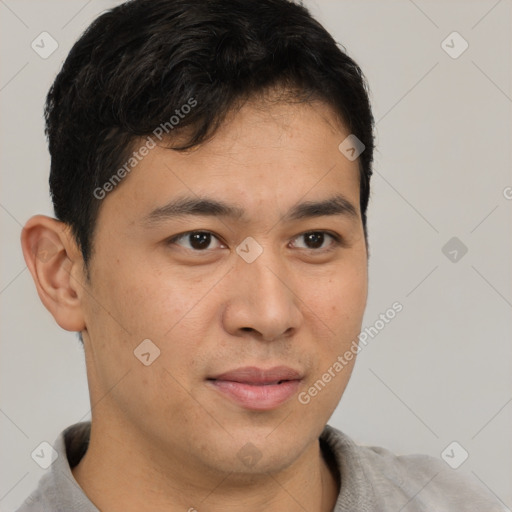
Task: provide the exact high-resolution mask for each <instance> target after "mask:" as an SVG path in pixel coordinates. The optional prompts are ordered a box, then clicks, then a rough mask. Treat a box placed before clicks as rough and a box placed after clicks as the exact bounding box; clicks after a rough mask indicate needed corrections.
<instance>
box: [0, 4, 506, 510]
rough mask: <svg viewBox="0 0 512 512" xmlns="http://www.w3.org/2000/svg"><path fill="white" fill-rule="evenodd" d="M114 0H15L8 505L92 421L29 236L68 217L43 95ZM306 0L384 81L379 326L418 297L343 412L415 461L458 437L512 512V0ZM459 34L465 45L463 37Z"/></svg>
mask: <svg viewBox="0 0 512 512" xmlns="http://www.w3.org/2000/svg"><path fill="white" fill-rule="evenodd" d="M116 3H118V2H113V1H110V2H109V1H106V0H92V1H91V0H89V1H68V2H62V1H60V2H56V1H45V2H37V1H35V0H32V1H15V0H0V23H1V29H0V34H1V36H0V37H1V42H2V50H1V52H2V55H1V57H2V58H1V61H0V62H1V76H0V101H1V108H2V116H1V125H0V129H1V137H0V141H1V145H2V147H1V151H0V158H1V180H2V186H1V197H0V223H1V233H2V244H1V251H2V254H1V260H0V261H1V274H0V301H1V322H0V329H1V363H0V364H1V368H0V370H1V371H0V375H1V388H0V389H1V396H0V428H1V432H2V436H1V444H0V459H1V460H2V461H3V464H2V465H1V468H0V509H1V510H2V511H12V510H14V509H15V508H16V506H17V505H18V504H19V503H20V502H21V501H22V500H23V498H24V497H25V496H26V495H27V494H28V493H29V492H30V491H31V490H32V489H33V488H34V487H35V485H36V484H37V481H38V480H39V478H40V477H41V476H42V474H43V473H44V471H45V470H43V469H41V468H39V466H37V465H36V463H35V462H34V461H33V460H32V458H31V456H30V454H31V452H32V451H33V450H34V449H35V448H36V446H38V445H39V443H40V442H42V441H43V440H46V441H48V442H50V443H53V441H54V440H55V438H56V437H57V435H58V434H59V432H60V431H61V430H62V429H64V428H65V427H67V426H68V425H70V424H72V423H75V422H77V421H81V420H85V419H89V418H90V406H89V400H88V390H87V383H86V375H85V365H84V358H83V352H82V349H81V346H80V344H79V342H78V340H77V338H76V335H75V334H73V333H68V332H65V331H62V330H61V329H60V328H59V327H58V326H57V325H56V324H55V323H54V321H53V319H52V317H51V316H50V314H49V313H48V312H47V311H46V310H45V309H44V308H43V306H42V305H41V303H40V302H39V299H38V297H37V294H36V292H35V288H34V285H33V282H32V279H31V277H30V275H29V272H28V271H27V269H26V266H25V263H24V261H23V258H22V254H21V250H20V245H19V236H20V231H21V226H22V224H23V223H24V222H25V221H26V220H27V219H28V218H29V217H30V216H31V215H32V214H35V213H45V214H48V215H51V214H52V209H51V204H50V200H49V196H48V187H47V180H48V170H49V156H48V153H47V149H46V141H45V138H44V134H43V118H42V110H43V103H44V97H45V95H46V93H47V90H48V88H49V86H50V84H51V82H52V81H53V78H54V76H55V74H56V72H57V71H58V69H59V68H60V65H61V63H62V61H63V59H64V58H65V56H66V54H67V53H68V51H69V49H70V48H71V45H72V44H73V42H74V41H75V40H76V38H77V37H78V36H79V34H80V33H81V32H82V31H83V30H84V29H85V28H86V26H87V25H88V24H89V23H90V22H91V21H92V20H93V19H94V18H95V17H96V16H97V15H98V14H99V13H100V12H101V11H103V10H105V9H107V8H109V7H111V6H113V5H115V4H116ZM306 5H308V6H310V7H311V9H312V11H313V12H314V13H315V14H316V16H317V17H318V18H319V19H320V21H322V22H323V23H324V24H325V25H326V27H327V28H328V29H329V30H330V31H331V33H333V35H334V36H335V38H336V39H337V40H338V41H339V42H341V43H342V44H343V45H344V46H346V48H347V50H348V51H349V54H350V55H351V56H353V57H354V58H355V60H356V61H357V62H358V63H359V64H360V65H361V67H362V68H363V70H364V72H365V74H366V76H367V78H368V80H369V83H370V87H371V91H372V101H373V107H374V113H375V118H376V120H377V145H378V148H377V153H376V161H375V175H374V178H373V185H372V188H373V190H372V199H371V202H370V210H369V233H370V249H371V259H370V294H369V302H368V308H367V311H366V314H365V318H364V321H363V327H367V326H370V325H373V324H374V323H375V321H376V320H377V319H378V317H379V314H380V313H384V312H385V311H386V309H388V308H389V307H390V306H391V304H393V302H395V301H399V302H401V303H402V304H403V308H404V309H403V311H402V312H401V313H399V314H398V315H397V316H396V317H395V319H394V320H392V321H391V322H390V323H389V324H388V325H386V327H385V328H384V329H382V330H381V331H380V333H379V334H378V336H376V337H375V338H374V339H372V340H371V341H370V342H369V343H368V345H367V346H366V347H365V348H364V349H363V350H362V351H361V353H360V354H359V359H358V363H357V365H356V369H355V372H354V374H353V377H352V380H351V382H350V384H349V386H348V388H347V391H346V393H345V395H344V397H343V399H342V401H341V404H340V407H338V409H337V410H336V412H335V414H334V416H333V417H332V419H331V421H330V423H331V424H332V425H334V426H336V427H338V428H341V429H343V430H344V431H345V432H347V433H348V434H349V435H350V436H352V437H353V438H354V439H355V440H356V441H357V442H359V443H362V444H370V445H380V446H384V447H386V448H389V449H390V450H392V451H394V452H396V453H399V454H401V453H413V452H422V453H428V454H431V455H434V456H436V457H439V456H441V452H442V451H443V450H444V449H445V448H446V447H447V446H448V445H449V444H450V443H451V442H452V441H457V442H458V443H459V444H460V445H461V446H462V447H463V448H464V449H465V450H467V452H468V453H469V458H468V459H467V460H466V461H465V462H464V463H463V464H462V465H461V466H460V468H459V469H457V470H456V471H464V472H468V473H469V475H470V477H471V478H473V479H475V480H477V481H481V482H482V483H483V484H484V485H486V486H487V487H488V488H489V489H490V490H491V491H492V492H493V493H495V494H496V495H497V496H498V497H499V499H501V500H502V501H503V502H504V503H505V504H506V505H507V506H508V507H509V508H511V507H512V488H511V485H510V482H512V460H511V459H512V457H511V454H512V439H511V434H510V433H511V432H512V428H511V427H512V385H511V384H512V344H511V340H512V332H511V331H512V325H511V324H512V322H511V308H512V291H511V286H510V285H511V282H512V280H511V277H512V276H511V264H510V262H511V261H512V258H511V256H512V250H511V249H512V225H511V224H512V222H511V219H512V216H511V209H512V200H510V199H507V197H506V196H508V197H509V198H510V197H511V196H512V189H508V188H507V187H512V176H511V173H510V169H511V163H512V162H511V160H512V159H511V140H512V138H511V136H512V133H511V132H512V130H511V125H512V123H511V110H512V88H511V75H512V74H511V65H512V64H511V63H512V51H511V32H512V31H511V20H512V2H511V1H510V0H509V1H507V0H501V1H496V0H479V1H467V0H466V1H464V2H462V1H458V2H456V1H449V2H440V1H433V0H415V1H414V2H413V1H407V0H397V1H390V0H378V1H369V0H358V1H355V0H352V1H348V0H332V1H328V0H317V1H316V2H312V1H311V2H306ZM43 31H47V32H49V33H50V34H51V35H52V37H53V38H54V39H55V40H56V41H57V42H58V44H59V47H58V49H57V50H56V51H55V52H54V53H53V54H52V55H51V56H50V57H48V58H47V59H42V58H41V57H40V56H39V55H38V54H36V53H35V51H33V50H32V48H31V42H32V41H33V40H34V39H35V38H36V37H37V36H38V35H39V34H40V33H41V32H43ZM453 31H457V32H458V33H460V34H461V36H462V37H463V38H464V39H465V40H466V41H467V42H468V43H469V48H468V49H467V50H466V51H465V52H464V53H462V54H461V55H460V56H459V57H458V58H456V59H454V58H452V57H450V56H449V55H448V54H447V53H446V52H445V51H444V49H443V48H442V46H441V43H442V41H443V40H445V39H446V37H447V36H448V35H449V34H451V33H452V32H453ZM447 44H448V45H450V46H452V47H453V48H452V50H451V51H458V50H459V49H460V48H461V45H460V41H457V40H456V39H453V37H452V38H451V39H450V38H449V39H448V41H447ZM507 191H508V193H507ZM452 237H457V238H458V239H459V241H460V243H462V244H464V246H466V247H467V249H468V252H467V253H466V254H465V255H464V256H461V254H462V253H461V252H460V250H458V253H457V261H455V262H454V261H451V260H450V259H449V257H447V256H446V255H445V254H444V253H443V251H442V248H443V246H444V245H445V244H446V243H447V242H448V240H450V239H451V238H452ZM449 250H452V248H450V249H449ZM445 252H446V253H447V254H448V250H445ZM448 256H450V257H453V256H454V254H453V253H452V255H450V254H448ZM455 456H456V458H457V457H459V456H460V452H456V453H455ZM454 471H455V470H454Z"/></svg>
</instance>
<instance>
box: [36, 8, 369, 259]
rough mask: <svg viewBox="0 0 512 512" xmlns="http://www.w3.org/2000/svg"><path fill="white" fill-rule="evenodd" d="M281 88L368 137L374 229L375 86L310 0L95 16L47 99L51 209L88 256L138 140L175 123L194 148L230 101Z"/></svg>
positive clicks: (364, 183)
mask: <svg viewBox="0 0 512 512" xmlns="http://www.w3.org/2000/svg"><path fill="white" fill-rule="evenodd" d="M276 88H277V89H279V90H282V91H287V96H288V97H289V98H294V99H297V100H299V101H308V102H309V101H314V100H320V101H323V102H325V103H326V104H327V105H329V106H330V107H331V108H332V109H333V111H334V112H335V113H336V114H337V116H338V117H339V118H340V120H342V122H343V125H344V126H345V127H346V128H347V129H348V130H349V131H350V133H351V134H354V135H355V136H356V137H357V138H358V139H359V140H360V141H361V142H362V143H363V144H364V146H365V149H364V151H363V153H362V154H361V155H360V156H359V164H360V165H359V167H360V208H361V214H362V221H363V226H364V232H365V237H366V209H367V205H368V198H369V193H370V176H371V174H372V168H371V166H372V159H373V148H374V142H373V141H374V138H373V125H374V119H373V116H372V112H371V107H370V101H369V97H368V86H367V83H366V80H365V78H364V75H363V73H362V72H361V69H360V68H359V66H358V65H357V64H356V63H355V62H354V60H352V59H351V58H350V57H349V56H348V55H347V54H346V52H345V51H344V49H343V47H341V45H338V44H337V43H336V41H335V40H334V39H333V38H332V36H331V35H330V34H329V33H328V32H327V31H326V30H325V28H324V27H322V25H321V24H320V23H319V22H318V21H316V20H315V19H314V18H313V17H312V16H311V14H310V13H309V11H308V10H307V8H305V7H304V6H303V5H302V4H299V3H296V2H294V1H291V0H131V1H128V2H125V3H123V4H120V5H119V6H117V7H115V8H113V9H111V10H109V11H107V12H105V13H103V14H102V15H101V16H99V17H98V18H97V19H96V20H95V21H94V22H93V23H92V24H91V25H90V26H89V28H88V29H87V30H86V31H85V32H84V34H83V35H82V36H81V37H80V39H79V40H78V41H77V42H76V43H75V45H74V46H73V48H72V49H71V51H70V53H69V55H68V57H67V59H66V60H65V62H64V64H63V66H62V69H61V71H60V72H59V74H58V75H57V77H56V79H55V81H54V83H53V85H52V87H51V88H50V91H49V93H48V97H47V100H46V107H45V119H46V134H47V137H48V144H49V150H50V155H51V172H50V191H51V195H52V200H53V205H54V209H55V215H56V217H57V218H58V219H59V220H61V221H62V222H65V223H66V224H68V225H69V226H70V227H71V230H72V233H73V235H74V237H75V239H76V241H77V243H78V245H79V247H80V250H81V252H82V255H83V258H84V262H85V264H86V267H87V262H88V260H89V258H90V256H91V252H92V248H93V244H92V239H93V234H94V227H95V223H96V219H97V215H98V211H99V207H100V204H101V199H102V197H104V194H105V192H106V191H109V190H111V189H112V188H113V186H115V185H116V184H117V182H118V181H119V180H121V178H122V177H124V176H125V175H126V173H127V172H130V169H131V167H133V166H134V165H136V158H135V157H137V158H138V155H137V154H135V153H132V151H133V148H134V144H135V142H137V141H139V142H140V138H141V137H147V142H148V143H149V140H150V139H151V140H153V137H155V136H156V134H158V135H166V136H167V139H169V136H170V135H174V134H178V133H179V134H180V140H181V139H182V138H183V137H181V135H182V134H185V135H186V138H185V142H184V143H181V145H174V146H170V145H169V146H168V147H172V149H175V150H186V149H190V148H192V147H194V146H196V145H197V144H199V143H202V142H205V141H207V140H208V139H209V138H210V137H211V136H212V135H213V134H214V133H215V131H216V129H217V128H218V127H219V126H220V125H221V124H222V122H223V120H224V119H225V117H226V115H227V114H228V113H229V112H230V111H232V110H235V109H236V108H239V107H240V106H241V105H242V104H243V103H244V102H245V101H247V100H250V99H251V98H253V97H256V96H258V95H260V96H262V95H264V93H265V92H267V91H269V90H272V89H276ZM185 106H186V108H185ZM157 130H160V131H158V132H157ZM164 131H165V134H164ZM158 138H159V139H160V140H161V137H158ZM153 142H154V140H153ZM340 142H341V141H340ZM127 162H129V165H127ZM123 169H124V170H123ZM116 176H117V178H116ZM113 179H116V180H117V181H113ZM95 191H96V192H95ZM98 191H100V192H98Z"/></svg>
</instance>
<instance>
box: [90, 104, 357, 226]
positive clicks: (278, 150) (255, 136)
mask: <svg viewBox="0 0 512 512" xmlns="http://www.w3.org/2000/svg"><path fill="white" fill-rule="evenodd" d="M348 135H349V133H348V132H347V131H346V130H345V128H344V127H343V125H341V123H340V122H339V121H338V120H337V118H336V116H335V115H334V113H333V111H332V110H331V109H330V108H329V107H328V106H326V105H325V104H323V103H319V102H315V103H312V104H308V103H277V104H276V103H274V104H271V103H268V102H261V101H252V102H248V103H246V104H245V105H244V106H243V107H242V108H241V109H240V110H238V111H236V112H233V113H231V114H230V115H229V116H228V118H227V119H226V120H225V122H224V123H223V124H222V125H221V126H220V128H219V129H218V130H217V132H216V133H215V135H214V136H213V138H211V139H210V140H208V141H207V142H205V143H202V144H200V145H199V146H197V147H195V148H193V149H192V150H187V151H185V152H181V151H175V150H172V149H168V148H167V147H165V146H164V145H163V144H161V143H160V145H157V146H156V147H154V148H153V149H151V150H150V151H149V152H148V153H147V155H146V156H145V157H144V158H143V159H142V160H141V161H140V162H139V163H138V164H137V165H136V166H135V168H134V169H133V170H132V171H131V172H130V173H129V175H127V176H126V177H125V178H124V180H123V182H122V183H120V185H119V186H118V187H116V189H114V190H113V191H112V192H111V193H110V194H109V195H108V196H107V198H106V200H105V201H104V204H103V205H102V207H101V210H102V211H100V216H103V215H104V214H109V215H110V214H112V215H120V214H122V215H123V216H124V217H125V218H127V219H128V218H130V219H135V218H140V217H141V216H147V215H148V213H149V212H150V211H153V210H154V209H155V207H158V206H163V205H165V204H167V203H168V202H169V201H170V200H171V199H172V198H174V197H178V196H179V197H184V196H185V195H186V196H187V197H193V196H196V197H204V196H208V197H216V198H218V199H222V200H223V201H224V202H226V200H228V201H229V202H230V203H236V204H237V205H243V209H244V211H245V210H246V211H248V212H251V211H252V213H255V212H258V211H259V212H260V214H261V213H263V210H265V209H266V208H267V207H268V205H269V204H272V205H274V207H276V208H278V209H279V208H281V209H283V208H284V207H286V208H288V207H289V206H291V204H292V203H294V202H297V201H298V200H299V199H300V198H303V199H304V200H318V199H324V198H326V197H327V196H332V195H334V194H335V193H342V194H343V195H344V196H345V197H347V199H348V200H351V202H352V203H354V206H355V207H356V208H358V197H359V164H358V162H357V160H356V161H350V160H349V159H347V158H346V157H345V156H344V155H343V154H342V153H341V152H340V151H339V149H338V146H339V144H340V143H341V142H342V141H343V140H344V139H345V138H346V137H347V136H348ZM145 141H146V139H141V140H140V145H144V143H145ZM172 142H173V141H171V143H172ZM134 147H135V149H137V147H138V146H137V145H135V146H134ZM98 220H99V219H98Z"/></svg>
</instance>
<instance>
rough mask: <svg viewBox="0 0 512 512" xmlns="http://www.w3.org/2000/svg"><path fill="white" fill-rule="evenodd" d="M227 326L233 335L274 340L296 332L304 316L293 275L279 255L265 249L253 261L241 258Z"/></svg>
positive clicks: (233, 275)
mask: <svg viewBox="0 0 512 512" xmlns="http://www.w3.org/2000/svg"><path fill="white" fill-rule="evenodd" d="M228 286H229V287H230V290H229V292H228V302H227V304H226V307H225V309H224V312H223V323H224V328H225V329H226V331H227V332H229V333H230V334H231V335H233V336H242V335H245V336H246V335H247V334H246V333H247V332H250V333H252V334H253V335H256V336H257V337H259V338H260V339H262V340H264V341H273V340H277V339H280V338H283V337H289V336H291V335H292V334H294V333H295V332H296V331H297V330H298V328H299V326H300V324H301V322H302V319H303V315H302V312H301V309H300V305H301V300H300V297H298V296H297V294H296V292H295V291H294V290H293V283H292V278H291V276H290V275H289V273H287V271H286V268H285V265H283V264H279V262H278V261H277V258H271V257H268V256H266V255H265V253H263V254H262V255H261V256H260V257H259V258H258V259H257V260H256V261H253V262H252V263H247V262H245V261H244V260H243V259H242V258H239V259H238V261H237V262H236V264H235V268H234V269H233V270H232V271H231V272H230V281H229V285H228Z"/></svg>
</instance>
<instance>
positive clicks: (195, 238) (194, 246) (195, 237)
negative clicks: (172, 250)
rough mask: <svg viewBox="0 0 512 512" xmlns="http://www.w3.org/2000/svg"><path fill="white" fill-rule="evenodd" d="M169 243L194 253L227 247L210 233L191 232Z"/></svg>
mask: <svg viewBox="0 0 512 512" xmlns="http://www.w3.org/2000/svg"><path fill="white" fill-rule="evenodd" d="M168 243H169V244H176V245H179V246H181V247H184V248H185V249H190V250H192V251H206V250H212V249H219V248H223V247H225V246H224V245H223V244H222V242H221V241H220V240H219V239H218V238H217V237H216V236H215V235H214V234H213V233H210V231H189V232H188V233H182V234H181V235H176V236H175V237H173V238H171V239H170V240H169V241H168ZM212 245H213V247H212Z"/></svg>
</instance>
